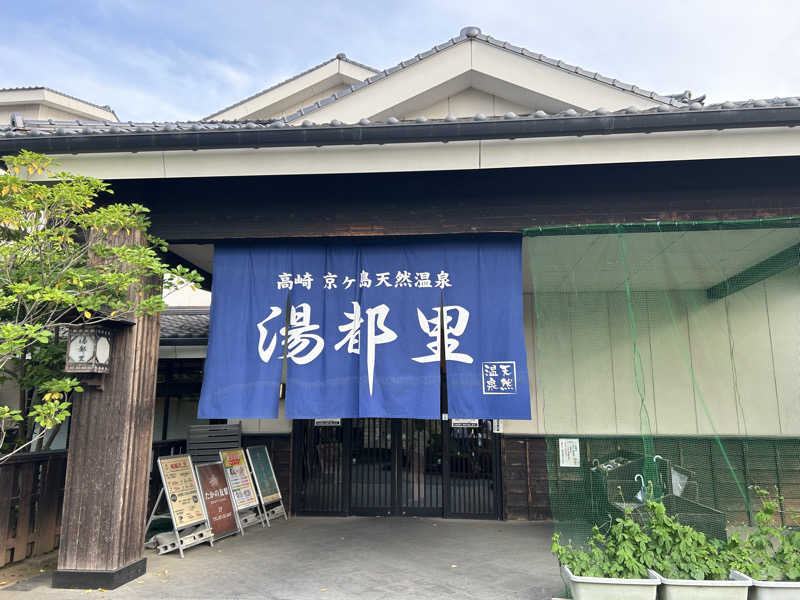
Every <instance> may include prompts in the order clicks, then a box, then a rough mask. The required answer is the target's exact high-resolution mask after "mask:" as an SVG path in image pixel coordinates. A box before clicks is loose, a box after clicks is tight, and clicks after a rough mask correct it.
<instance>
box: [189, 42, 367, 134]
mask: <svg viewBox="0 0 800 600" xmlns="http://www.w3.org/2000/svg"><path fill="white" fill-rule="evenodd" d="M335 60H343V61H345V62H348V63H350V64H352V65H356V66H357V67H361V68H362V69H367V70H369V71H374V72H377V71H378V69H375V68H373V67H369V66H367V65H365V64H363V63H360V62H356V61H354V60H352V59H350V58H347V55H346V54H345V53H344V52H339V53H338V54H337V55H336V56H334V57H333V58H329V59H327V60H324V61H322V62H321V63H319V64H318V65H315V66H313V67H309V68H308V69H306V70H305V71H301V72H300V73H297V74H296V75H292V76H291V77H288V78H287V79H284V80H282V81H279V82H278V83H275V84H273V85H271V86H269V87H267V88H264V89H263V90H261V91H258V92H256V93H255V94H251V95H250V96H247V98H243V99H242V100H239V101H238V102H234V103H233V104H231V105H230V106H226V107H224V108H221V109H219V110H218V111H216V112H213V113H211V114H210V115H208V116H207V117H203V118H202V119H201V121H208V120H210V119H212V117H214V116H215V115H218V114H220V113H224V112H225V111H228V110H230V109H232V108H236V107H237V106H241V105H242V104H244V103H245V102H249V101H250V100H252V99H253V98H258V97H259V96H261V95H262V94H266V93H267V92H271V91H272V90H274V89H277V88H279V87H281V86H282V85H286V84H287V83H290V82H292V81H294V80H295V79H299V78H300V77H302V76H303V75H308V74H309V73H311V72H312V71H316V70H317V69H319V68H320V67H324V66H325V65H327V64H330V63H332V62H333V61H335Z"/></svg>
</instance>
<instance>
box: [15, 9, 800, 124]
mask: <svg viewBox="0 0 800 600" xmlns="http://www.w3.org/2000/svg"><path fill="white" fill-rule="evenodd" d="M0 23H2V24H3V27H2V32H3V33H2V35H1V36H0V88H2V87H17V86H47V87H50V88H53V89H56V90H59V91H62V92H65V93H68V94H71V95H73V96H77V97H78V98H81V99H84V100H88V101H90V102H93V103H96V104H108V105H110V106H111V107H112V108H113V109H114V110H115V111H116V113H117V115H118V116H119V118H120V119H121V120H124V121H127V120H133V121H165V120H178V119H180V120H187V119H200V118H203V117H206V116H208V115H209V114H211V113H213V112H215V111H217V110H219V109H220V108H223V107H225V106H228V105H230V104H233V103H234V102H237V101H238V100H241V99H242V98H244V97H246V96H249V95H251V94H253V93H255V92H257V91H259V90H261V89H264V88H266V87H269V86H271V85H273V84H274V83H276V82H279V81H281V80H283V79H286V78H288V77H291V76H292V75H295V74H296V73H299V72H300V71H303V70H305V69H307V68H309V67H312V66H314V65H316V64H318V63H320V62H322V61H324V60H327V59H329V58H331V57H333V56H334V55H336V54H337V53H338V52H345V53H346V54H347V56H348V57H350V58H352V59H353V60H356V61H359V62H362V63H365V64H367V65H370V66H373V67H377V68H381V69H383V68H386V67H389V66H391V65H394V64H396V63H398V62H400V61H401V60H404V59H407V58H410V57H412V56H414V55H415V54H417V53H419V52H422V51H424V50H427V49H429V48H431V47H432V46H434V45H436V44H439V43H442V42H444V41H445V40H447V39H449V38H451V37H453V36H456V35H458V32H459V31H460V29H461V28H462V27H464V26H467V25H475V26H478V27H480V28H481V30H482V31H483V33H486V34H489V35H492V36H493V37H495V38H498V39H501V40H507V41H509V42H512V43H514V44H515V45H518V46H523V47H525V48H527V49H529V50H531V51H534V52H541V53H543V54H545V55H547V56H551V57H554V58H558V59H561V60H564V61H565V62H567V63H570V64H575V65H579V66H581V67H583V68H585V69H588V70H591V71H598V72H600V73H602V74H603V75H606V76H609V77H614V78H617V79H620V80H621V81H625V82H628V83H632V84H636V85H638V86H639V87H642V88H645V89H649V90H654V91H657V92H659V93H662V94H673V93H678V92H683V91H684V90H687V89H689V90H691V91H692V92H693V94H694V95H695V96H698V95H701V94H707V95H708V101H709V102H722V101H725V100H747V99H751V98H773V97H776V96H781V97H783V96H798V95H800V0H744V1H742V0H726V1H718V0H693V1H691V2H690V1H684V0H668V1H666V2H650V1H647V2H645V1H642V0H639V1H638V2H633V1H621V0H603V1H598V0H591V1H587V0H567V1H564V2H561V1H553V0H548V1H547V2H542V1H539V0H528V1H511V0H491V1H489V0H461V1H459V2H450V1H436V0H427V1H417V0H404V1H402V2H384V1H381V0H370V1H365V0H350V1H348V2H335V1H333V0H328V1H325V2H321V1H319V0H303V1H302V2H272V1H267V0H261V1H257V0H226V1H222V0H215V1H205V0H191V1H189V0H160V1H151V0H94V1H92V0H69V1H67V2H65V1H64V0H28V1H27V2H18V1H15V0H0Z"/></svg>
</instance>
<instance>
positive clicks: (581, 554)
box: [551, 510, 659, 600]
mask: <svg viewBox="0 0 800 600" xmlns="http://www.w3.org/2000/svg"><path fill="white" fill-rule="evenodd" d="M648 539H649V538H648V535H647V533H646V532H645V531H643V530H642V528H641V526H640V525H639V524H638V523H637V522H636V521H634V520H633V519H632V518H631V516H630V510H629V511H627V512H626V514H625V518H618V519H616V520H615V521H614V522H613V524H612V525H611V526H610V528H609V530H608V533H602V532H601V531H600V528H599V527H597V526H595V527H594V528H593V529H592V537H591V538H590V539H589V542H588V544H587V546H586V547H585V548H583V547H574V546H573V545H572V544H571V543H567V544H566V545H562V544H561V543H560V537H559V534H558V533H556V534H554V535H553V546H552V548H551V551H552V553H553V554H554V555H555V556H556V558H557V559H558V562H559V564H560V565H561V577H562V578H563V579H564V584H565V585H566V586H567V589H568V591H569V595H570V597H572V598H573V599H574V600H655V597H656V591H657V588H658V584H659V578H658V576H657V575H656V574H655V573H653V572H652V571H650V572H648V569H647V567H646V566H645V564H644V563H643V562H642V560H641V548H643V547H645V546H646V544H647V542H648Z"/></svg>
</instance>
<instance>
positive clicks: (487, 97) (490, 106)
mask: <svg viewBox="0 0 800 600" xmlns="http://www.w3.org/2000/svg"><path fill="white" fill-rule="evenodd" d="M535 110H536V109H535V108H531V107H529V106H523V105H522V104H516V103H514V102H511V101H510V100H506V99H505V98H501V97H500V96H496V95H494V94H487V93H486V92H482V91H480V90H476V89H474V88H469V89H466V90H464V91H462V92H459V93H457V94H454V95H452V96H448V97H446V98H444V99H442V100H439V101H437V102H435V103H433V104H431V105H430V106H427V107H425V108H423V109H421V110H414V111H412V112H409V113H408V114H405V115H403V116H402V119H403V120H412V119H415V118H417V117H420V116H423V117H427V118H428V119H442V118H444V117H446V116H447V115H448V114H450V115H453V116H456V117H473V116H475V115H476V114H477V113H483V114H484V115H487V116H502V115H504V114H505V113H507V112H509V111H510V112H514V113H516V114H518V115H527V114H531V113H533V112H535Z"/></svg>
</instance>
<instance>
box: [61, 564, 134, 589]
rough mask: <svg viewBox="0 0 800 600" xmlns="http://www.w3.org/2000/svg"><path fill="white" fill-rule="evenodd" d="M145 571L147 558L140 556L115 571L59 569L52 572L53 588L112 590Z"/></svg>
mask: <svg viewBox="0 0 800 600" xmlns="http://www.w3.org/2000/svg"><path fill="white" fill-rule="evenodd" d="M145 571H147V559H146V558H141V559H139V560H137V561H134V562H132V563H131V564H129V565H126V566H124V567H122V568H120V569H117V570H116V571H77V570H76V571H72V570H68V569H65V570H60V571H56V572H55V573H53V587H54V588H71V589H75V588H78V589H84V590H89V589H97V588H103V589H104V590H113V589H114V588H118V587H119V586H121V585H124V584H126V583H128V582H129V581H133V580H134V579H136V578H137V577H141V576H142V575H144V574H145Z"/></svg>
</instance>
